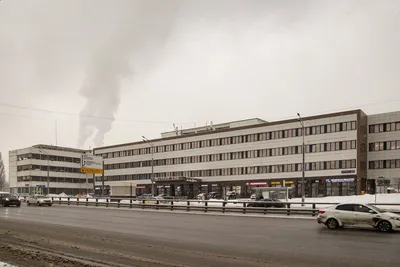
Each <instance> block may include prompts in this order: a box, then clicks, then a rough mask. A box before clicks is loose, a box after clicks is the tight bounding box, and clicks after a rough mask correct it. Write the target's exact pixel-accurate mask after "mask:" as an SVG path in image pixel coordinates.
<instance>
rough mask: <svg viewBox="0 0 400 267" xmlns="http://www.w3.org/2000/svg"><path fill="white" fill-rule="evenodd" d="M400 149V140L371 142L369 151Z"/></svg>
mask: <svg viewBox="0 0 400 267" xmlns="http://www.w3.org/2000/svg"><path fill="white" fill-rule="evenodd" d="M396 149H400V140H397V141H386V142H376V143H369V151H384V150H396Z"/></svg>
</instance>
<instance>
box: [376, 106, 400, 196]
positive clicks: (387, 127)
mask: <svg viewBox="0 0 400 267" xmlns="http://www.w3.org/2000/svg"><path fill="white" fill-rule="evenodd" d="M381 178H385V179H387V180H388V181H390V184H391V186H392V187H394V188H395V189H397V190H400V112H391V113H382V114H376V115H370V116H368V181H369V183H368V187H369V190H370V191H373V189H374V188H375V181H376V180H378V179H381Z"/></svg>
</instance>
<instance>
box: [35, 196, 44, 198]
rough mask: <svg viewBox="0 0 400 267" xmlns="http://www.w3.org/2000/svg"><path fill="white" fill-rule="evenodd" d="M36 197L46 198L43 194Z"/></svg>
mask: <svg viewBox="0 0 400 267" xmlns="http://www.w3.org/2000/svg"><path fill="white" fill-rule="evenodd" d="M35 197H36V198H46V197H45V196H35Z"/></svg>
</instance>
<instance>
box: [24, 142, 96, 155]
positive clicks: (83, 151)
mask: <svg viewBox="0 0 400 267" xmlns="http://www.w3.org/2000/svg"><path fill="white" fill-rule="evenodd" d="M32 147H34V148H39V149H47V150H58V151H67V152H76V153H86V152H89V151H90V150H86V149H78V148H71V147H62V146H52V145H43V144H38V145H34V146H32Z"/></svg>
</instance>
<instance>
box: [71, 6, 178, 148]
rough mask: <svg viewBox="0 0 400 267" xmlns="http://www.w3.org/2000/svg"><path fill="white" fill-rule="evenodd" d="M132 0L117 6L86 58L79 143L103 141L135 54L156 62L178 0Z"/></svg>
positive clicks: (131, 71)
mask: <svg viewBox="0 0 400 267" xmlns="http://www.w3.org/2000/svg"><path fill="white" fill-rule="evenodd" d="M132 3H133V4H129V5H128V6H126V5H125V6H123V7H124V9H125V10H119V11H120V12H119V13H118V14H117V15H118V19H116V22H115V21H114V22H113V23H114V24H113V25H112V26H111V27H108V31H109V32H108V33H107V32H106V33H105V35H106V36H105V37H104V38H103V39H102V41H101V43H99V45H98V47H95V48H94V52H93V56H92V58H91V59H90V60H89V64H88V66H87V68H86V76H85V79H84V81H83V85H82V87H81V89H80V94H81V96H83V97H84V98H85V99H86V104H85V106H84V108H83V109H82V111H81V112H80V115H81V117H80V128H79V140H78V147H83V146H84V145H85V143H86V142H87V141H88V140H89V139H90V138H91V137H92V136H94V137H93V143H94V145H95V146H101V145H102V144H103V141H104V135H105V134H106V133H107V132H109V131H110V130H111V128H112V123H113V121H114V119H115V114H116V113H117V111H118V107H119V105H120V102H121V90H122V88H121V82H122V79H123V78H124V77H126V76H128V75H129V74H131V73H133V66H134V65H135V63H134V58H135V56H141V57H143V53H147V54H146V56H147V57H148V58H146V59H147V61H148V62H146V63H149V62H151V61H155V62H157V58H156V57H157V56H156V55H157V53H159V50H160V49H161V48H162V45H163V44H164V43H165V40H166V37H167V36H168V34H169V33H170V31H171V30H172V28H173V22H174V17H175V14H176V11H177V9H176V8H177V7H178V2H177V1H164V0H159V1H151V3H150V1H149V2H148V1H139V2H136V1H135V2H132ZM126 10H129V12H127V11H126ZM149 47H151V48H152V50H151V51H149ZM132 60H133V63H130V62H131V61H132ZM138 67H141V66H138Z"/></svg>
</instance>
